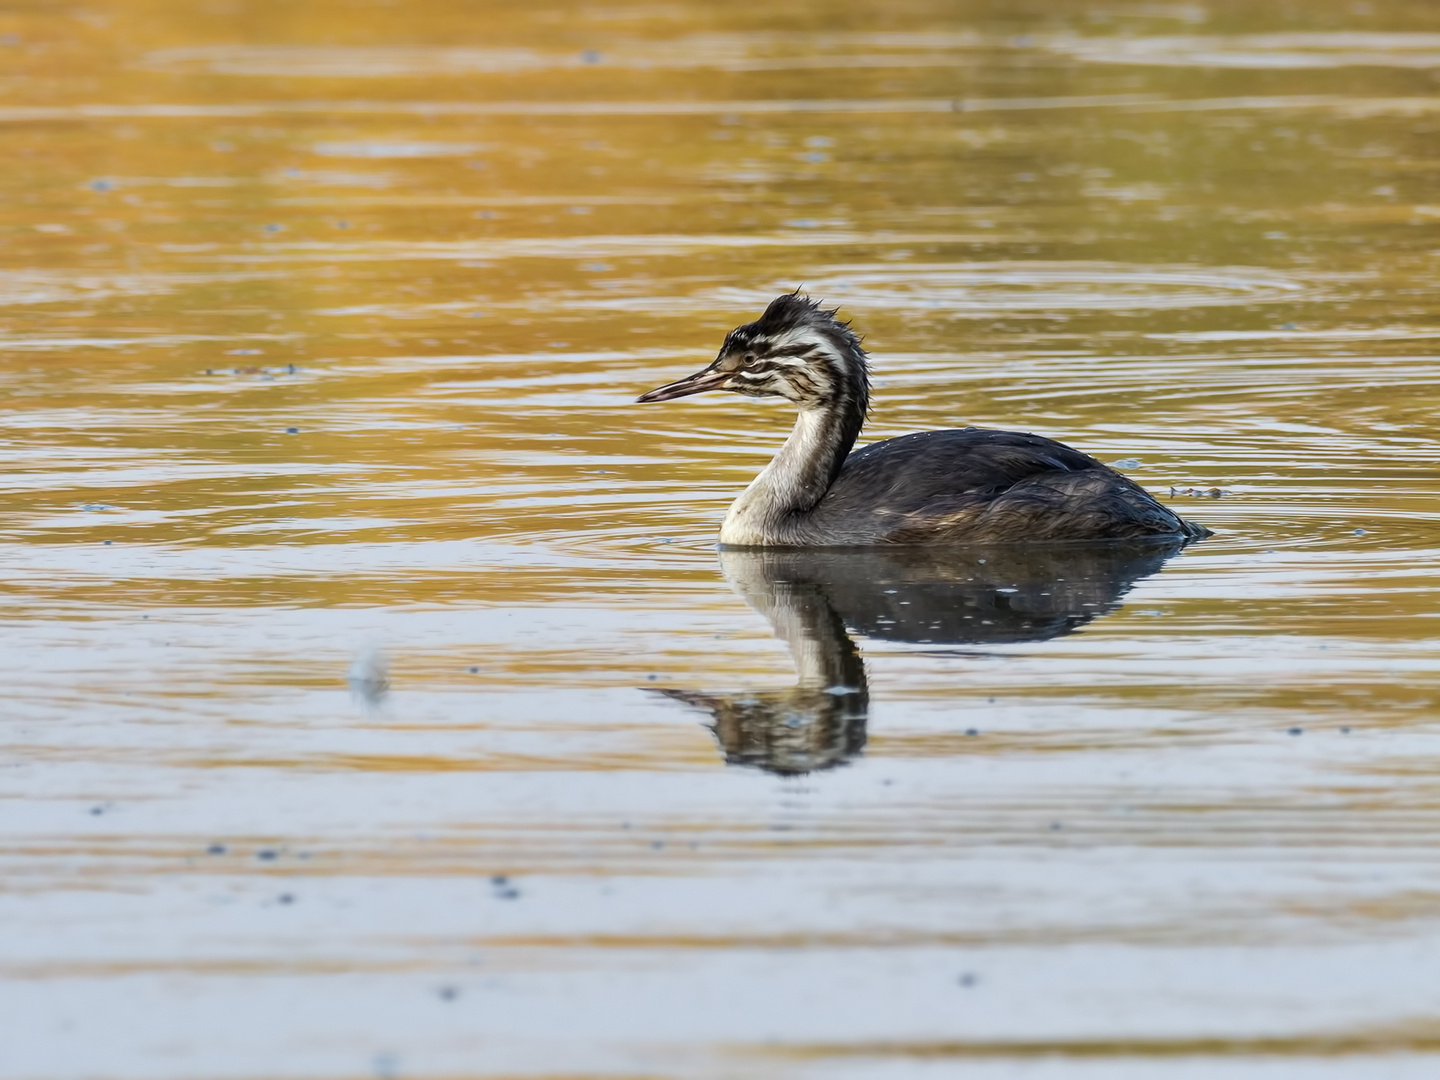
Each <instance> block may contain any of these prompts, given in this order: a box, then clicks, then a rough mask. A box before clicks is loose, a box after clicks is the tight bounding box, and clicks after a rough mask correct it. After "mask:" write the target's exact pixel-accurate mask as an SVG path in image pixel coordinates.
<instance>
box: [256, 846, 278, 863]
mask: <svg viewBox="0 0 1440 1080" xmlns="http://www.w3.org/2000/svg"><path fill="white" fill-rule="evenodd" d="M255 857H256V858H257V859H260V860H262V861H264V862H273V861H274V860H275V859H277V858H279V857H280V853H279V852H277V851H275V850H274V849H272V848H261V849H260V850H259V851H257V852H255Z"/></svg>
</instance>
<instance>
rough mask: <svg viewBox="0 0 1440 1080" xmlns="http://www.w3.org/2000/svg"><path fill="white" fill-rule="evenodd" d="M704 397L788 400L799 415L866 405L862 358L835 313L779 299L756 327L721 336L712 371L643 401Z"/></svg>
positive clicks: (800, 300)
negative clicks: (726, 393)
mask: <svg viewBox="0 0 1440 1080" xmlns="http://www.w3.org/2000/svg"><path fill="white" fill-rule="evenodd" d="M706 390H730V391H733V392H734V393H737V394H744V395H746V396H747V397H783V398H789V399H790V400H791V401H793V402H795V403H796V404H797V405H799V406H800V407H801V408H811V407H818V406H824V405H828V404H833V403H835V402H839V401H844V400H847V399H850V400H858V401H859V403H860V404H861V407H862V410H863V407H864V404H865V403H866V402H867V401H868V400H869V393H870V376H869V368H868V366H867V364H866V360H865V350H864V349H862V348H861V347H860V338H859V335H857V334H856V333H855V331H853V330H851V329H850V324H849V323H845V322H841V321H840V320H839V319H838V318H836V311H835V310H834V309H826V308H822V307H821V306H820V302H819V301H818V300H811V299H810V298H809V297H808V296H801V295H800V293H799V291H798V290H797V291H796V292H793V293H785V294H784V295H783V296H777V297H776V298H775V299H774V300H772V301H771V302H770V306H769V307H767V308H766V309H765V314H763V315H761V316H760V318H758V319H756V320H755V321H754V322H751V323H746V324H745V325H744V326H737V327H736V328H735V329H734V330H731V331H730V333H728V334H726V335H725V343H724V344H723V345H721V346H720V353H719V355H718V356H716V357H715V360H714V362H713V363H712V364H710V366H709V367H706V368H703V369H702V370H700V371H697V372H696V373H695V374H694V375H691V376H689V377H688V378H684V379H681V380H680V381H679V382H673V383H668V384H666V385H665V386H661V387H657V388H656V389H654V390H651V391H650V392H649V393H648V394H643V395H641V397H640V399H639V400H640V401H644V402H649V401H671V400H673V399H675V398H680V397H688V396H689V395H691V394H701V393H704V392H705V391H706Z"/></svg>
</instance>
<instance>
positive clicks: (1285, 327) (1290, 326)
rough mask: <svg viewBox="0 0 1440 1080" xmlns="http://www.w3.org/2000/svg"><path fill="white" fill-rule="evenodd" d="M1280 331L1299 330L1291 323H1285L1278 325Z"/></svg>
mask: <svg viewBox="0 0 1440 1080" xmlns="http://www.w3.org/2000/svg"><path fill="white" fill-rule="evenodd" d="M1280 329H1281V330H1299V329H1300V328H1299V327H1298V326H1296V325H1295V324H1294V323H1293V322H1287V323H1281V324H1280Z"/></svg>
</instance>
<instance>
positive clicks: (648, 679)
mask: <svg viewBox="0 0 1440 1080" xmlns="http://www.w3.org/2000/svg"><path fill="white" fill-rule="evenodd" d="M658 678H660V676H659V675H656V674H655V673H654V672H653V671H652V672H651V673H650V674H649V675H646V676H645V681H646V682H654V681H655V680H656V679H658Z"/></svg>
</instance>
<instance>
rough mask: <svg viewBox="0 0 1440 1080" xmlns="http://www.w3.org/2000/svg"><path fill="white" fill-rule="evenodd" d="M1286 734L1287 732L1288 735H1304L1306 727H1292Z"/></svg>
mask: <svg viewBox="0 0 1440 1080" xmlns="http://www.w3.org/2000/svg"><path fill="white" fill-rule="evenodd" d="M1285 734H1287V735H1304V734H1305V729H1304V728H1303V727H1292V728H1291V729H1290V730H1289V731H1287V732H1286V733H1285Z"/></svg>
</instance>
